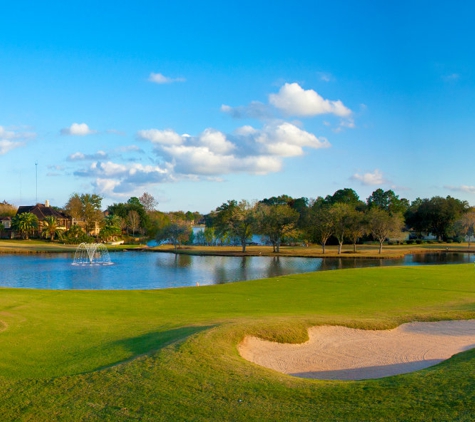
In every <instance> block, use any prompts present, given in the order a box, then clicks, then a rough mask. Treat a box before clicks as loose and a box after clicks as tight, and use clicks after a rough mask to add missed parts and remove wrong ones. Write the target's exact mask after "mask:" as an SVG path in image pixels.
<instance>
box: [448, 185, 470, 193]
mask: <svg viewBox="0 0 475 422" xmlns="http://www.w3.org/2000/svg"><path fill="white" fill-rule="evenodd" d="M444 188H446V189H449V190H452V191H456V192H465V193H475V186H468V185H460V186H444Z"/></svg>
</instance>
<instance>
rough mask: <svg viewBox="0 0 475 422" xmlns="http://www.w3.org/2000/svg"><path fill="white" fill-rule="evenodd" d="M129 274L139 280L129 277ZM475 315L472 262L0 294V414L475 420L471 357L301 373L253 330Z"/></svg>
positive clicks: (281, 334)
mask: <svg viewBox="0 0 475 422" xmlns="http://www.w3.org/2000/svg"><path fill="white" fill-rule="evenodd" d="M131 277H133V272H132V273H131ZM461 318H475V270H474V268H473V265H453V266H449V265H446V266H432V267H400V268H389V267H388V268H370V269H356V270H341V271H331V272H320V273H311V274H302V275H294V276H287V277H279V278H274V279H266V280H256V281H249V282H242V283H234V284H227V285H217V286H202V287H193V288H179V289H169V290H156V291H87V292H85V291H43V290H19V289H2V290H0V321H1V322H2V324H0V329H1V328H2V327H3V331H2V332H0V345H1V347H0V420H2V421H3V420H5V421H6V420H25V421H27V420H31V421H42V420H45V421H51V420H74V421H76V420H111V421H118V420H119V421H120V420H150V421H156V420H173V421H176V420H233V421H234V420H237V421H250V420H296V421H301V420H339V421H341V420H351V421H353V420H357V421H361V420H365V421H366V420H368V421H369V420H375V421H377V420H385V421H388V420H421V421H428V420H441V421H442V420H444V421H445V420H467V421H468V420H473V419H474V418H475V375H474V374H475V351H467V352H464V353H461V354H459V355H457V356H455V357H453V358H452V359H450V360H448V361H446V362H444V363H442V364H441V365H438V366H435V367H432V368H429V369H426V370H423V371H419V372H415V373H412V374H406V375H401V376H397V377H390V378H385V379H380V380H370V381H358V382H336V381H315V380H304V379H297V378H293V377H291V376H287V375H283V374H280V373H276V372H273V371H271V370H268V369H265V368H261V367H258V366H257V365H254V364H252V363H249V362H247V361H245V360H243V359H242V358H241V357H240V356H239V354H238V352H237V348H236V345H237V344H238V343H239V341H240V340H241V339H242V338H243V337H244V336H245V335H246V334H254V335H259V336H261V337H263V338H266V339H271V340H277V341H287V342H301V341H304V340H305V339H306V336H307V334H306V328H307V327H309V326H312V325H318V324H343V325H348V326H353V327H362V328H389V327H394V326H396V325H398V324H400V323H402V322H407V321H412V320H420V321H424V320H438V319H461Z"/></svg>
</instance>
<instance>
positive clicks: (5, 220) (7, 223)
mask: <svg viewBox="0 0 475 422" xmlns="http://www.w3.org/2000/svg"><path fill="white" fill-rule="evenodd" d="M0 224H2V225H3V228H4V229H11V228H12V218H11V217H0Z"/></svg>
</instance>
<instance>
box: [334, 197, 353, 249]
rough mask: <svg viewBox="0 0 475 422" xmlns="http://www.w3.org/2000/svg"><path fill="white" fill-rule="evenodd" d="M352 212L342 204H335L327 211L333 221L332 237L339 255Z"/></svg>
mask: <svg viewBox="0 0 475 422" xmlns="http://www.w3.org/2000/svg"><path fill="white" fill-rule="evenodd" d="M352 210H353V208H352V207H351V205H349V204H347V203H343V202H336V203H335V204H333V205H332V206H331V208H330V210H329V213H330V216H331V218H332V220H333V236H335V237H336V239H337V240H338V254H341V250H342V247H343V242H344V240H345V237H346V236H347V234H348V229H349V223H350V214H351V212H352Z"/></svg>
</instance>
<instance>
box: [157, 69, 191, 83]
mask: <svg viewBox="0 0 475 422" xmlns="http://www.w3.org/2000/svg"><path fill="white" fill-rule="evenodd" d="M185 80H186V79H185V78H169V77H168V76H165V75H162V74H161V73H153V72H152V73H150V76H149V77H148V81H149V82H153V83H155V84H171V83H173V82H185Z"/></svg>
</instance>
